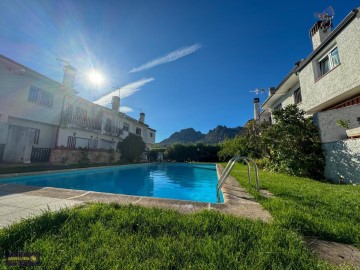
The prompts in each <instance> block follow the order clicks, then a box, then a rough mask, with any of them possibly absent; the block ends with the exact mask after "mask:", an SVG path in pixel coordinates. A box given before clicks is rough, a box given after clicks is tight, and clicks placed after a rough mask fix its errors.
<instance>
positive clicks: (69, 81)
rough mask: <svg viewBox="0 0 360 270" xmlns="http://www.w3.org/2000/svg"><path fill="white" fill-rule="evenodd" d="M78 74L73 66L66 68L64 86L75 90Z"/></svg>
mask: <svg viewBox="0 0 360 270" xmlns="http://www.w3.org/2000/svg"><path fill="white" fill-rule="evenodd" d="M76 72H77V70H76V68H74V67H73V66H71V65H66V66H64V77H63V85H66V86H67V87H69V88H74V82H75V76H76Z"/></svg>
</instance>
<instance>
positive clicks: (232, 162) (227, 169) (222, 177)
mask: <svg viewBox="0 0 360 270" xmlns="http://www.w3.org/2000/svg"><path fill="white" fill-rule="evenodd" d="M240 159H242V160H244V161H245V163H246V165H247V172H248V181H249V184H250V185H251V176H250V167H251V166H250V163H252V164H253V165H254V170H255V177H256V190H257V191H259V173H258V167H257V165H256V163H255V161H254V160H253V159H251V158H249V157H245V156H234V157H232V158H231V159H230V160H229V162H228V163H227V165H226V167H225V169H224V170H223V172H222V173H221V175H220V178H219V181H218V182H217V184H216V198H217V202H218V203H219V202H220V190H221V187H222V186H223V184H224V183H225V180H226V179H227V178H228V176H229V175H230V172H231V170H232V168H233V167H234V165H235V163H236V162H237V161H238V160H240Z"/></svg>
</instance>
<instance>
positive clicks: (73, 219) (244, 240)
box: [0, 164, 360, 269]
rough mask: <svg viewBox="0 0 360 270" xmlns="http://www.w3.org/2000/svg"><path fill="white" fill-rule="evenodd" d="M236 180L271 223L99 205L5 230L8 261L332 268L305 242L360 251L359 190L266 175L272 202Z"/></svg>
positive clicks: (53, 265) (2, 243)
mask: <svg viewBox="0 0 360 270" xmlns="http://www.w3.org/2000/svg"><path fill="white" fill-rule="evenodd" d="M233 175H234V176H235V177H236V178H237V179H238V180H239V181H240V183H241V185H242V186H244V187H246V188H248V189H249V190H250V192H251V193H252V194H254V195H255V197H256V199H257V200H258V201H259V202H260V203H261V204H262V205H263V206H264V207H265V208H266V209H268V210H269V211H270V212H271V214H272V216H273V217H274V220H273V221H272V222H271V223H270V224H267V223H263V222H260V221H257V222H255V221H252V220H247V219H241V218H236V217H232V216H226V215H223V214H220V213H217V212H213V211H212V212H209V211H204V212H201V213H197V214H191V215H185V214H180V213H177V212H174V211H170V210H160V209H156V208H143V207H137V206H119V205H116V204H110V205H107V204H91V205H88V206H86V207H81V208H75V209H70V210H64V211H61V212H58V213H48V212H47V213H44V214H43V215H42V216H40V217H36V218H33V219H28V220H24V221H22V222H20V223H18V224H14V225H12V226H11V227H9V228H6V229H2V230H0V254H4V251H6V250H8V251H36V252H39V253H40V255H41V261H42V265H41V267H40V268H42V269H179V268H187V269H190V268H191V269H332V267H333V266H330V265H329V264H327V263H325V262H323V261H321V260H319V259H317V258H315V257H314V256H313V255H312V254H310V253H309V251H308V250H307V249H306V247H305V244H304V240H303V236H314V237H318V238H320V239H325V240H334V241H337V242H342V243H350V244H354V245H356V246H357V247H360V187H359V186H350V185H333V184H329V183H322V182H317V181H314V180H311V179H307V178H300V177H291V176H288V175H284V174H270V173H267V172H265V171H260V186H261V188H263V189H266V190H269V191H270V192H272V193H273V194H274V195H275V197H274V198H264V197H262V196H259V195H258V194H257V192H256V191H255V190H254V188H250V186H249V185H248V183H247V176H246V167H245V166H243V165H240V164H237V165H236V166H235V168H234V170H233ZM0 268H6V267H5V261H4V258H1V257H0ZM11 269H14V268H11ZM36 269H39V268H36Z"/></svg>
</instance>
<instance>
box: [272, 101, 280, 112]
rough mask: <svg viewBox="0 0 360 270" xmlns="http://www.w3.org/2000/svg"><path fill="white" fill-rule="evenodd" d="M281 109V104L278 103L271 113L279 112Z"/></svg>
mask: <svg viewBox="0 0 360 270" xmlns="http://www.w3.org/2000/svg"><path fill="white" fill-rule="evenodd" d="M280 109H282V103H279V104H278V105H276V106H275V107H274V109H273V111H277V110H280Z"/></svg>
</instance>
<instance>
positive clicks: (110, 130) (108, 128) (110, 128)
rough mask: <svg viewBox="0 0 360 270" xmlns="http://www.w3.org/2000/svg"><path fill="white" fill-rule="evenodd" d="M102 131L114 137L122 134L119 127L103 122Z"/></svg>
mask: <svg viewBox="0 0 360 270" xmlns="http://www.w3.org/2000/svg"><path fill="white" fill-rule="evenodd" d="M104 133H105V134H108V135H112V136H116V137H120V136H121V135H122V134H123V130H122V129H121V128H118V127H115V126H114V125H109V124H105V126H104Z"/></svg>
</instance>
